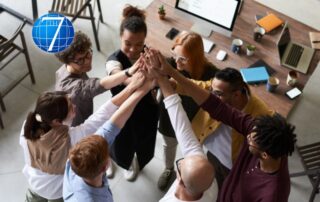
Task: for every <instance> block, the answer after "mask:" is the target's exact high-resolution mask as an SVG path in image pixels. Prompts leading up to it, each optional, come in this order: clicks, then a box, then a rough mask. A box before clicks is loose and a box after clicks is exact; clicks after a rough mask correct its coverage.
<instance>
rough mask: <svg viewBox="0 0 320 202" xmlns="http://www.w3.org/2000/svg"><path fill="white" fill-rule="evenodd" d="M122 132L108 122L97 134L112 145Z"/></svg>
mask: <svg viewBox="0 0 320 202" xmlns="http://www.w3.org/2000/svg"><path fill="white" fill-rule="evenodd" d="M120 130H121V128H119V127H118V126H116V125H115V124H113V123H112V122H111V121H110V120H108V121H106V122H105V123H104V124H103V125H102V126H101V127H100V128H99V129H98V130H97V131H96V132H95V134H97V135H101V136H102V137H103V138H104V139H105V140H106V141H107V142H108V144H109V145H111V144H112V143H113V141H114V139H115V137H116V136H117V135H118V134H119V133H120Z"/></svg>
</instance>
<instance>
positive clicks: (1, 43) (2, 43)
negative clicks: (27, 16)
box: [0, 20, 27, 61]
mask: <svg viewBox="0 0 320 202" xmlns="http://www.w3.org/2000/svg"><path fill="white" fill-rule="evenodd" d="M26 23H27V21H26V20H24V21H23V23H22V24H21V25H20V26H19V27H18V28H17V30H16V31H15V32H14V34H13V36H12V37H11V38H10V39H6V38H4V37H3V36H1V35H0V61H2V60H3V59H4V58H6V57H7V56H8V55H9V54H10V53H11V52H12V51H13V50H14V49H19V50H21V48H20V47H18V46H16V45H15V44H14V43H13V41H14V40H15V39H16V38H17V37H18V36H19V35H20V34H21V30H22V29H23V27H24V26H25V25H26ZM13 46H14V47H13Z"/></svg>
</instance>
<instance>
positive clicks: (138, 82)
mask: <svg viewBox="0 0 320 202" xmlns="http://www.w3.org/2000/svg"><path fill="white" fill-rule="evenodd" d="M145 79H146V76H145V73H144V72H142V71H138V72H136V73H135V74H134V75H133V76H132V77H131V82H130V83H129V85H128V86H129V87H130V89H131V90H133V91H134V90H136V89H137V88H139V87H140V86H142V85H143V83H144V81H145Z"/></svg>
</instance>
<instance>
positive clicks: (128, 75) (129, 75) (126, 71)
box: [124, 68, 132, 77]
mask: <svg viewBox="0 0 320 202" xmlns="http://www.w3.org/2000/svg"><path fill="white" fill-rule="evenodd" d="M124 73H125V74H126V76H127V77H132V75H131V74H130V73H129V68H128V69H126V70H125V71H124Z"/></svg>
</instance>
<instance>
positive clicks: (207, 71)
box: [203, 62, 219, 80]
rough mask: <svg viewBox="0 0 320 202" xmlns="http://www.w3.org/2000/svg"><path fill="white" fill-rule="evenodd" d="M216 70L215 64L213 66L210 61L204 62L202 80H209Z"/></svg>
mask: <svg viewBox="0 0 320 202" xmlns="http://www.w3.org/2000/svg"><path fill="white" fill-rule="evenodd" d="M217 71H219V69H218V68H217V67H216V66H214V65H213V64H212V63H211V62H207V63H206V64H205V72H204V75H203V80H209V79H211V78H213V77H214V75H215V74H216V72H217Z"/></svg>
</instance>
